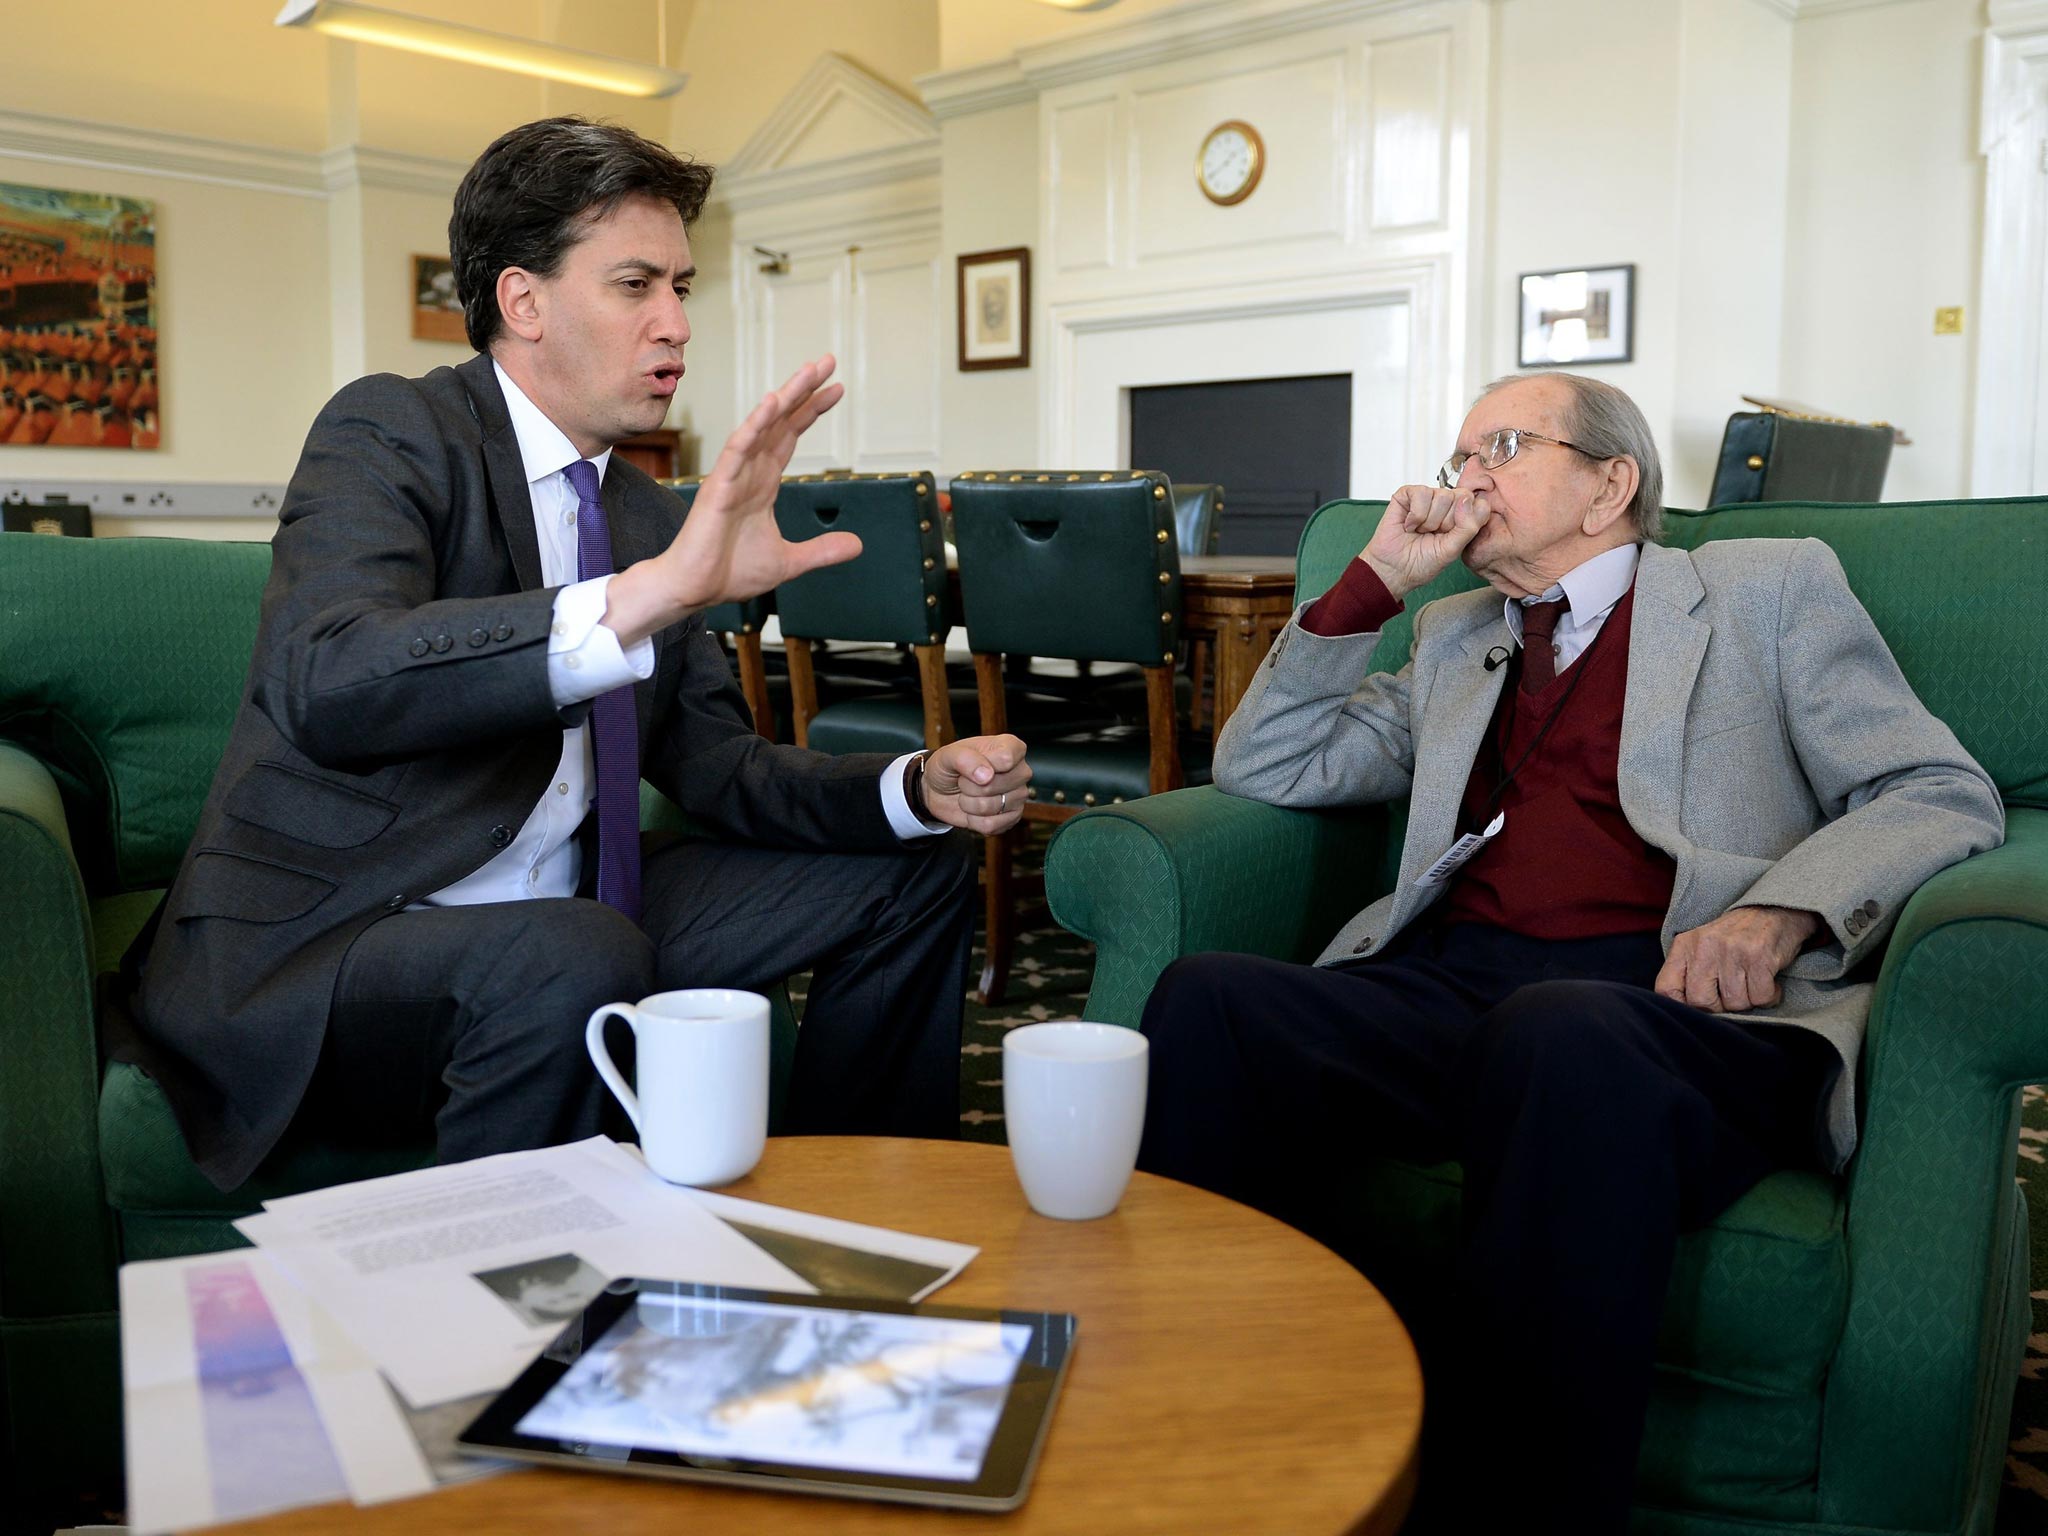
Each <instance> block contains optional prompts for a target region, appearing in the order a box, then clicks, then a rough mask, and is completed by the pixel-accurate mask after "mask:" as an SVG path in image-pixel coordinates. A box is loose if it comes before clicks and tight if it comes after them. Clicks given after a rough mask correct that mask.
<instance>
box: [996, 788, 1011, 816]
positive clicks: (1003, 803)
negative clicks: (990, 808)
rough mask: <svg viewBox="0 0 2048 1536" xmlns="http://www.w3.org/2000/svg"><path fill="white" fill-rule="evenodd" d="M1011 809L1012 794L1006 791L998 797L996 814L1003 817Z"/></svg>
mask: <svg viewBox="0 0 2048 1536" xmlns="http://www.w3.org/2000/svg"><path fill="white" fill-rule="evenodd" d="M1009 809H1010V792H1009V791H1008V790H1007V789H1006V790H1004V791H1003V792H1002V794H1000V795H999V796H997V797H996V814H997V815H998V816H1001V815H1003V814H1004V813H1005V812H1007V811H1008V810H1009Z"/></svg>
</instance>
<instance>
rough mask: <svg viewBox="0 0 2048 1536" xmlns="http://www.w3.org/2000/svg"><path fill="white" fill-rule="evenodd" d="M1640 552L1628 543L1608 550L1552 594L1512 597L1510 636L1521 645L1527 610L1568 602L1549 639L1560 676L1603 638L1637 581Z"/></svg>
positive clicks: (1566, 575) (1567, 577) (1577, 568)
mask: <svg viewBox="0 0 2048 1536" xmlns="http://www.w3.org/2000/svg"><path fill="white" fill-rule="evenodd" d="M1642 552H1643V547H1642V545H1640V544H1624V545H1622V546H1621V548H1619V549H1610V550H1605V551H1603V552H1602V553H1600V554H1597V555H1595V556H1594V557H1593V558H1592V559H1590V560H1588V561H1586V562H1585V563H1584V564H1582V565H1577V566H1574V567H1573V568H1572V569H1571V570H1569V571H1566V572H1565V573H1564V577H1563V579H1562V580H1560V581H1556V582H1553V583H1552V584H1551V586H1550V587H1549V589H1548V590H1546V591H1543V592H1539V593H1537V594H1536V595H1535V596H1534V597H1511V598H1508V599H1507V602H1506V607H1507V620H1508V632H1509V633H1510V634H1512V635H1513V636H1514V637H1515V644H1516V645H1520V644H1521V643H1522V610H1523V609H1524V608H1525V607H1528V606H1529V605H1530V604H1532V603H1554V602H1556V601H1557V600H1558V599H1559V598H1560V597H1565V598H1570V599H1571V607H1570V608H1569V609H1567V610H1566V611H1565V612H1564V613H1562V614H1560V615H1559V616H1558V620H1557V630H1556V633H1554V634H1553V635H1552V636H1551V637H1550V649H1551V654H1552V655H1554V656H1555V657H1556V658H1557V670H1558V672H1559V673H1560V674H1562V673H1563V672H1564V670H1565V668H1567V667H1569V666H1570V665H1571V664H1572V663H1573V662H1575V661H1577V660H1578V659H1579V658H1580V657H1581V656H1583V655H1585V654H1586V647H1587V646H1589V645H1591V644H1592V643H1593V637H1594V636H1596V635H1598V634H1599V633H1600V626H1601V625H1603V624H1605V623H1606V622H1607V615H1608V614H1610V613H1612V612H1613V611H1614V605H1615V604H1616V603H1618V602H1620V601H1621V599H1622V597H1623V595H1624V594H1625V593H1627V591H1628V589H1629V587H1630V585H1631V584H1632V583H1633V582H1634V581H1635V579H1636V561H1637V560H1638V559H1640V558H1641V556H1642Z"/></svg>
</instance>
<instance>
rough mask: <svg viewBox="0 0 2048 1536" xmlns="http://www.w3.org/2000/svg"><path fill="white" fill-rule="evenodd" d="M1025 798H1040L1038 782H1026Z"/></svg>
mask: <svg viewBox="0 0 2048 1536" xmlns="http://www.w3.org/2000/svg"><path fill="white" fill-rule="evenodd" d="M1024 798H1025V799H1026V800H1036V799H1037V798H1038V786H1037V785H1036V784H1026V785H1025V786H1024Z"/></svg>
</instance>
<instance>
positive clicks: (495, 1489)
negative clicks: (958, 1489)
mask: <svg viewBox="0 0 2048 1536" xmlns="http://www.w3.org/2000/svg"><path fill="white" fill-rule="evenodd" d="M727 1192H728V1193H731V1194H735V1195H740V1196H743V1197H745V1198H747V1199H752V1200H763V1201H768V1202H771V1203H773V1204H776V1205H787V1206H793V1207H797V1208H799V1209H802V1210H806V1211H815V1212H817V1213H819V1214H821V1215H827V1216H839V1217H844V1218H846V1219H848V1220H852V1221H864V1222H870V1223H873V1224H876V1225H880V1226H886V1227H895V1228H898V1229H900V1230H902V1231H905V1232H916V1233H920V1234H923V1235H926V1236H930V1237H943V1238H950V1239H952V1240H954V1241H957V1242H964V1243H973V1244H976V1245H977V1246H978V1247H980V1249H981V1253H980V1255H979V1256H978V1257H977V1258H976V1259H975V1260H974V1262H973V1263H971V1264H969V1265H968V1266H967V1268H966V1270H965V1271H964V1272H963V1273H962V1274H961V1276H960V1278H959V1279H957V1280H955V1281H953V1282H952V1283H951V1284H950V1285H948V1286H946V1287H944V1288H943V1289H942V1290H940V1291H939V1292H937V1293H936V1294H935V1295H934V1296H933V1297H932V1298H931V1299H932V1300H933V1301H934V1302H936V1303H948V1304H952V1305H956V1306H983V1307H1003V1306H1007V1307H1020V1308H1030V1309H1044V1310H1047V1311H1060V1312H1071V1313H1073V1314H1074V1315H1075V1316H1076V1317H1077V1318H1078V1319H1079V1320H1080V1322H1079V1332H1078V1335H1077V1337H1076V1340H1075V1346H1074V1356H1073V1360H1072V1362H1071V1364H1070V1365H1069V1367H1068V1371H1067V1380H1066V1385H1065V1388H1064V1389H1063V1390H1062V1392H1061V1394H1060V1400H1059V1402H1058V1404H1057V1405H1056V1406H1055V1408H1054V1412H1053V1422H1052V1430H1051V1433H1050V1435H1049V1436H1048V1437H1047V1440H1046V1444H1045V1449H1044V1452H1043V1454H1042V1455H1041V1457H1040V1459H1039V1463H1038V1472H1037V1475H1036V1477H1035V1478H1034V1479H1033V1482H1032V1487H1031V1493H1030V1497H1029V1498H1028V1499H1027V1501H1026V1502H1025V1504H1024V1507H1023V1508H1022V1509H1020V1510H1018V1511H1017V1512H1016V1513H1014V1514H1010V1515H1002V1516H990V1515H983V1514H967V1513H953V1512H951V1511H941V1510H933V1509H919V1508H914V1507H911V1506H906V1505H900V1504H897V1505H891V1504H869V1503H859V1502H855V1501H852V1500H841V1499H828V1498H811V1497H804V1496H800V1495H794V1494H773V1493H755V1492H744V1491H737V1490H732V1489H724V1488H714V1487H708V1486H701V1485H692V1484H688V1483H670V1482H661V1481H655V1480H650V1479H642V1478H637V1477H625V1476H618V1475H611V1474H604V1473H580V1472H558V1471H554V1470H542V1469H538V1468H536V1469H532V1470H524V1471H520V1472H515V1473H508V1474H506V1475H504V1476H501V1477H493V1478H488V1479H484V1480H482V1481H478V1482H473V1483H466V1484H460V1485H457V1486H455V1487H452V1488H447V1489H443V1490H441V1491H440V1492H437V1493H435V1494H433V1495H431V1496H428V1497H424V1498H418V1499H408V1500H405V1501H402V1502H399V1503H395V1504H385V1505H379V1506H375V1507H372V1508H367V1509H358V1508H355V1507H353V1506H350V1505H342V1504H330V1505H324V1506H322V1507H320V1508H317V1509H308V1510H299V1511H296V1512H294V1513H291V1514H286V1515H280V1516H276V1517H273V1518H271V1519H268V1520H261V1521H254V1522H250V1523H248V1524H246V1525H244V1526H240V1527H236V1529H240V1530H245V1531H249V1532H263V1533H265V1536H286V1533H296V1536H314V1533H325V1532H334V1533H337V1536H376V1533H399V1532H423V1531H434V1532H446V1531H461V1532H465V1533H468V1532H518V1533H522V1536H527V1533H536V1532H549V1531H565V1532H566V1531H576V1532H584V1531H602V1532H605V1533H606V1536H643V1533H644V1536H673V1533H675V1532H677V1531H690V1532H717V1531H735V1532H748V1531H763V1530H772V1531H775V1532H778V1533H780V1532H812V1531H817V1532H842V1531H844V1532H894V1533H902V1532H917V1533H924V1532H930V1533H933V1536H937V1533H939V1532H955V1531H958V1532H963V1533H965V1532H973V1533H978V1536H993V1533H998V1532H1002V1533H1010V1532H1014V1533H1016V1536H1024V1533H1027V1532H1029V1533H1040V1532H1073V1533H1076V1536H1102V1533H1105V1532H1119V1533H1138V1532H1154V1531H1156V1532H1171V1533H1175V1536H1180V1533H1184V1532H1189V1531H1230V1532H1254V1531H1273V1532H1286V1533H1288V1536H1314V1533H1319V1532H1332V1533H1334V1532H1343V1531H1362V1532H1374V1533H1377V1532H1392V1531H1395V1530H1397V1529H1398V1528H1399V1526H1400V1523H1401V1518H1402V1516H1403V1515H1404V1514H1405V1513H1406V1512H1407V1509H1408V1504H1409V1501H1410V1499H1411V1498H1412V1496H1413V1493H1414V1485H1415V1466H1416V1440H1417V1433H1418V1431H1419V1429H1420V1427H1421V1420H1422V1376H1421V1372H1420V1370H1419V1369H1418V1367H1417V1365H1416V1360H1415V1352H1414V1350H1413V1348H1412V1347H1411V1346H1410V1344H1409V1341H1408V1335H1407V1333H1406V1332H1405V1331H1404V1330H1403V1328H1402V1326H1401V1324H1400V1322H1399V1321H1398V1320H1397V1319H1396V1318H1395V1316H1394V1313H1393V1310H1392V1309H1391V1308H1390V1307H1389V1306H1388V1305H1387V1303H1386V1300H1385V1299H1384V1298H1383V1297H1382V1296H1381V1295H1380V1294H1379V1292H1378V1291H1376V1290H1374V1289H1373V1287H1372V1286H1371V1284H1370V1283H1368V1282H1367V1281H1366V1279H1365V1278H1364V1277H1363V1276H1362V1275H1360V1274H1359V1273H1358V1272H1357V1271H1356V1270H1354V1269H1352V1268H1351V1266H1350V1265H1348V1264H1346V1263H1344V1261H1343V1260H1341V1259H1339V1258H1338V1257H1337V1256H1336V1255H1335V1254H1333V1253H1331V1252H1330V1251H1329V1250H1328V1249H1326V1248H1323V1247H1322V1246H1320V1245H1319V1244H1317V1243H1315V1242H1312V1241H1311V1240H1310V1239H1308V1238H1306V1237H1303V1236H1302V1235H1301V1234H1300V1233H1298V1232H1296V1231H1294V1230H1293V1229H1292V1228H1290V1227H1288V1226H1285V1225H1283V1224H1282V1223H1280V1222H1277V1221H1274V1220H1272V1219H1271V1218H1270V1217H1266V1216H1262V1215H1260V1214H1259V1213H1258V1212H1256V1211H1253V1210H1250V1209H1249V1208H1247V1207H1245V1206H1242V1205H1238V1204H1235V1203H1234V1202H1232V1201H1229V1200H1225V1199H1222V1198H1220V1197H1218V1196H1216V1195H1211V1194H1206V1193H1204V1192H1203V1191H1201V1190H1198V1189H1194V1188H1191V1187H1190V1186H1188V1185H1185V1184H1176V1183H1174V1182H1173V1181H1171V1180H1169V1179H1159V1178H1153V1177H1151V1176H1150V1175H1148V1174H1143V1173H1141V1174H1138V1175H1136V1176H1135V1177H1134V1178H1133V1179H1132V1180H1131V1187H1130V1189H1129V1191H1128V1192H1127V1193H1126V1194H1125V1196H1124V1200H1123V1204H1122V1205H1121V1206H1120V1207H1119V1208H1118V1209H1117V1211H1116V1213H1115V1214H1114V1215H1111V1216H1108V1217H1105V1218H1103V1219H1102V1220H1100V1221H1082V1222H1066V1221H1053V1220H1050V1219H1048V1218H1046V1217H1043V1216H1039V1215H1037V1214H1035V1213H1034V1212H1033V1211H1032V1210H1031V1209H1030V1207H1029V1206H1027V1205H1026V1204H1025V1203H1024V1195H1023V1192H1022V1191H1021V1190H1020V1189H1019V1188H1018V1186H1017V1180H1016V1176H1015V1175H1014V1173H1013V1172H1012V1171H1011V1167H1010V1155H1009V1152H1008V1151H1007V1150H1006V1149H1005V1148H1003V1147H999V1146H988V1145H980V1144H975V1143H962V1142H938V1141H896V1140H886V1139H881V1138H870V1137H839V1136H819V1137H784V1138H777V1139H775V1140H772V1141H770V1142H769V1143H768V1152H767V1155H766V1156H765V1157H764V1158H763V1159H762V1162H761V1166H760V1167H759V1168H757V1169H755V1170H754V1172H753V1173H752V1174H750V1175H748V1176H747V1177H746V1178H745V1179H743V1180H741V1181H740V1182H739V1183H737V1184H734V1185H731V1186H730V1187H729V1189H728V1191H727Z"/></svg>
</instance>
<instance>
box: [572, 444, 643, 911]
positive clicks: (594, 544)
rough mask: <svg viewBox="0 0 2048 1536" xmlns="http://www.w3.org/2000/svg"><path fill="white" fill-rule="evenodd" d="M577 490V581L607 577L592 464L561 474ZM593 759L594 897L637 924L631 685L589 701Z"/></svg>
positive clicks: (607, 534) (636, 767)
mask: <svg viewBox="0 0 2048 1536" xmlns="http://www.w3.org/2000/svg"><path fill="white" fill-rule="evenodd" d="M563 473H564V474H566V475H567V476H568V477H569V484H570V485H571V486H572V487H574V488H575V491H576V579H577V580H578V581H589V580H591V579H592V578H593V577H597V576H609V575H611V574H612V533H611V525H610V524H608V523H607V522H606V521H605V516H604V503H603V502H602V501H600V500H599V499H598V494H597V466H596V465H595V464H593V463H591V462H590V460H588V459H578V460H577V461H576V462H575V463H574V464H571V465H570V466H569V467H568V468H567V469H565V470H564V471H563ZM590 744H591V749H592V751H593V753H594V754H595V756H596V758H597V899H598V900H599V901H601V902H603V903H604V904H605V905H606V906H608V907H616V908H617V909H618V910H619V911H621V912H623V913H625V914H626V916H628V917H630V918H632V919H633V921H634V922H636V923H637V922H638V921H640V721H639V717H638V716H636V715H635V714H634V713H633V690H632V688H631V687H630V686H628V687H625V688H614V689H613V690H612V691H611V692H610V693H601V694H599V695H598V696H597V697H596V698H595V699H593V700H591V702H590Z"/></svg>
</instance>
